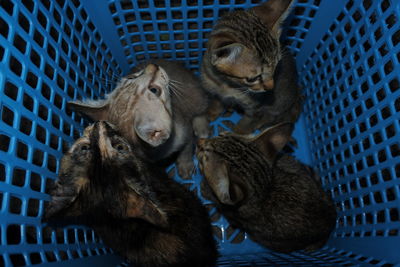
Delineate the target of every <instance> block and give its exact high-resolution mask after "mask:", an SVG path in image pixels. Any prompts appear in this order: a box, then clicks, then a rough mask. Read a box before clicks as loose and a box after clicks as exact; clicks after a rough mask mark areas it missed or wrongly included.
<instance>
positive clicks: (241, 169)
mask: <svg viewBox="0 0 400 267" xmlns="http://www.w3.org/2000/svg"><path fill="white" fill-rule="evenodd" d="M292 131H293V124H291V123H282V124H278V125H276V126H274V127H271V128H269V129H267V130H265V131H264V132H262V133H260V134H258V135H256V136H252V135H249V136H240V135H236V134H232V133H226V134H224V135H222V136H217V137H214V138H211V139H200V140H199V142H198V144H197V157H198V160H199V163H200V170H201V172H202V173H203V175H204V177H205V179H206V181H207V183H208V185H209V186H210V187H211V189H212V191H213V192H214V194H215V195H216V197H217V199H218V200H219V201H220V202H221V203H222V204H225V205H236V204H238V203H240V202H242V201H245V200H246V197H247V196H252V195H253V194H254V190H255V188H254V186H255V185H254V184H252V181H256V180H257V179H264V180H265V179H268V177H270V173H269V172H270V170H271V169H272V168H273V165H274V160H275V158H276V155H277V154H278V153H279V152H280V151H281V150H282V148H283V147H284V146H285V145H286V144H287V142H288V141H290V140H291V132H292ZM251 180H252V181H251ZM257 184H259V183H256V185H257Z"/></svg>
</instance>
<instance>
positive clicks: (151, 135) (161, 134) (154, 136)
mask: <svg viewBox="0 0 400 267" xmlns="http://www.w3.org/2000/svg"><path fill="white" fill-rule="evenodd" d="M137 134H138V135H139V137H140V139H142V140H143V141H145V142H146V143H147V144H149V145H151V146H153V147H157V146H160V145H162V144H164V143H165V142H166V141H167V140H168V138H169V136H170V134H169V133H168V132H166V131H164V130H158V129H157V130H148V131H144V132H138V133H137Z"/></svg>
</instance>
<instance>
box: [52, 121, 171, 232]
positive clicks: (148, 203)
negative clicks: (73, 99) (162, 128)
mask: <svg viewBox="0 0 400 267" xmlns="http://www.w3.org/2000/svg"><path fill="white" fill-rule="evenodd" d="M141 168H142V163H141V161H140V160H139V159H138V158H137V157H136V156H135V155H134V153H133V149H132V147H131V146H130V145H129V143H128V142H127V141H126V140H125V139H124V138H122V137H121V136H120V135H119V134H118V132H117V131H116V130H115V128H114V126H112V125H111V124H109V123H107V122H104V121H100V122H96V123H94V124H93V125H91V126H89V127H87V128H86V129H85V131H84V134H83V136H82V137H81V138H79V139H78V140H77V141H76V142H75V143H74V145H73V146H72V147H71V148H70V150H69V151H68V152H67V153H66V154H65V155H64V157H63V158H62V161H61V166H60V174H59V178H58V180H57V182H56V187H55V190H53V191H52V192H51V196H52V200H51V202H50V203H49V205H48V207H47V208H46V212H45V216H44V217H45V219H51V218H65V217H77V216H93V217H95V216H111V217H115V218H142V219H145V220H147V221H149V222H151V223H154V224H161V225H164V224H165V223H166V219H165V218H164V214H163V212H162V211H160V210H159V209H158V208H157V207H156V204H155V201H154V200H152V199H151V198H150V197H149V196H148V194H149V190H148V188H147V186H146V182H145V181H144V177H142V176H141V171H140V170H141Z"/></svg>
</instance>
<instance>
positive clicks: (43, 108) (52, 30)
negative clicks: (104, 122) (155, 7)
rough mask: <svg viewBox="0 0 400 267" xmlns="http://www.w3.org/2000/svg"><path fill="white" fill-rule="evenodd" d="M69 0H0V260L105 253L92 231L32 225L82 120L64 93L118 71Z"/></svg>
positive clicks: (87, 91)
mask: <svg viewBox="0 0 400 267" xmlns="http://www.w3.org/2000/svg"><path fill="white" fill-rule="evenodd" d="M120 72H121V70H120V69H119V67H118V65H117V63H116V62H115V61H114V60H113V58H112V56H111V54H110V51H109V50H108V49H107V47H106V46H105V44H104V42H103V39H102V38H101V37H100V35H99V33H98V32H97V31H96V29H95V27H94V25H93V24H92V23H91V22H90V20H89V18H88V16H87V14H86V12H85V11H84V9H82V7H81V5H80V4H79V3H77V2H65V1H57V2H56V1H42V2H40V3H39V2H32V1H8V0H7V1H0V88H1V91H0V203H1V212H0V222H1V224H0V227H1V232H0V233H1V235H0V236H1V245H0V254H1V255H0V266H4V265H5V266H24V265H30V264H37V263H42V262H50V261H55V260H66V259H75V258H80V257H85V256H92V255H101V254H105V253H109V252H110V250H109V249H107V248H104V245H102V244H101V243H100V242H99V239H98V238H97V237H96V236H95V234H94V233H93V231H91V230H89V229H86V228H83V227H72V226H71V227H68V228H67V229H65V230H63V229H57V230H56V231H55V232H52V231H49V229H48V228H46V227H45V226H44V225H41V224H40V218H41V215H42V213H43V203H44V201H43V200H48V199H49V196H48V195H47V194H46V193H45V189H46V187H47V186H48V182H49V180H51V179H54V178H55V177H56V172H57V169H58V164H59V159H60V157H61V155H62V150H63V148H65V147H66V145H67V143H69V142H71V141H72V140H73V138H75V137H77V136H79V134H80V131H81V129H82V123H83V120H82V119H81V118H78V117H77V116H75V115H73V114H71V113H70V112H66V110H65V104H66V102H67V101H68V100H70V99H71V98H82V97H85V98H86V97H89V98H96V97H98V96H99V95H101V94H103V93H104V92H106V91H109V90H110V89H111V88H112V85H111V84H110V81H112V80H113V74H114V73H115V74H118V73H120Z"/></svg>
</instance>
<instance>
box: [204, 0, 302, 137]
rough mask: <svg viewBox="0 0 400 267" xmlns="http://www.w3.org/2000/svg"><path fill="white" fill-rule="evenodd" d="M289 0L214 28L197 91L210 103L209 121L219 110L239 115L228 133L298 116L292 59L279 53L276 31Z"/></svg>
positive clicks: (272, 0) (236, 14)
mask: <svg viewBox="0 0 400 267" xmlns="http://www.w3.org/2000/svg"><path fill="white" fill-rule="evenodd" d="M292 2H293V1H291V0H269V1H267V2H265V3H263V4H262V5H260V6H257V7H254V8H252V9H249V10H238V11H233V12H230V13H229V14H227V15H225V16H224V17H222V18H220V19H219V20H218V22H217V24H216V25H215V27H214V29H213V31H212V33H211V36H210V39H209V41H208V44H207V51H206V53H205V55H204V57H203V64H202V76H201V77H202V83H203V87H204V88H205V89H206V90H207V91H208V92H209V93H210V94H211V95H212V96H213V97H214V99H213V102H212V105H211V106H210V108H209V111H208V115H209V118H210V120H213V119H215V118H216V117H217V116H218V115H219V114H220V113H221V112H222V111H223V110H224V108H234V109H236V110H239V111H241V112H243V117H242V119H241V120H240V121H239V123H238V124H237V125H236V127H235V129H234V131H235V132H237V133H241V134H248V133H251V132H253V131H254V130H256V129H261V128H264V127H267V126H272V125H274V124H277V123H281V122H295V121H296V120H297V118H298V116H299V114H300V112H301V105H302V98H301V95H300V92H301V88H300V87H299V86H298V84H297V70H296V64H295V61H294V59H293V56H292V55H290V54H289V52H288V51H284V50H282V49H281V47H280V43H279V38H280V34H281V29H280V27H281V26H280V25H281V22H282V21H283V20H284V19H285V18H286V16H287V14H288V12H289V10H290V5H291V3H292Z"/></svg>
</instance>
